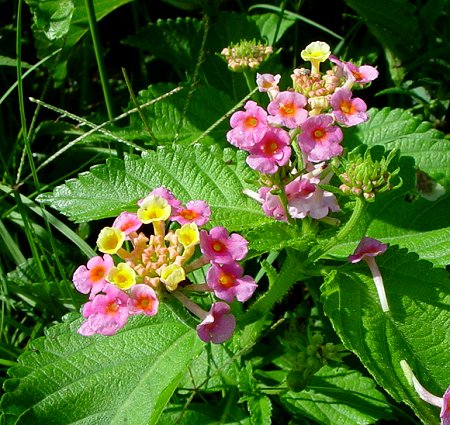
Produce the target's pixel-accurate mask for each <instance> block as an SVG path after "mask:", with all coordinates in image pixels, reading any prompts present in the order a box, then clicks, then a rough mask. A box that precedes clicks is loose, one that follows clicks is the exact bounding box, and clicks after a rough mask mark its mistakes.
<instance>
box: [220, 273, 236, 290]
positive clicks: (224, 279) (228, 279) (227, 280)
mask: <svg viewBox="0 0 450 425" xmlns="http://www.w3.org/2000/svg"><path fill="white" fill-rule="evenodd" d="M219 282H220V284H221V285H222V286H225V288H230V287H231V286H233V285H234V276H232V275H229V274H226V273H222V274H221V275H220V278H219Z"/></svg>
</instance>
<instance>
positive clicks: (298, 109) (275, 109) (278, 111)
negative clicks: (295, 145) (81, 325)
mask: <svg viewBox="0 0 450 425" xmlns="http://www.w3.org/2000/svg"><path fill="white" fill-rule="evenodd" d="M306 104H307V100H306V98H305V96H303V95H301V94H300V93H296V92H293V91H283V92H280V93H278V95H277V97H276V98H275V99H274V100H272V102H270V103H269V106H268V107H267V111H268V112H269V114H270V115H271V116H270V117H268V121H269V123H270V124H273V125H284V126H286V127H287V128H297V127H298V126H299V125H300V124H302V123H303V121H305V120H306V118H307V117H308V112H307V111H306V109H304V107H305V106H306Z"/></svg>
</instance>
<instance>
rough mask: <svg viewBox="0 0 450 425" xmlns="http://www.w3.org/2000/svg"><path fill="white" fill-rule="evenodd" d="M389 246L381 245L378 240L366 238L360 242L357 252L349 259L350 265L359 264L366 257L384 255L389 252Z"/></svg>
mask: <svg viewBox="0 0 450 425" xmlns="http://www.w3.org/2000/svg"><path fill="white" fill-rule="evenodd" d="M387 247H388V246H387V245H386V244H384V243H381V242H380V241H378V240H377V239H373V238H368V237H364V238H362V239H361V242H359V244H358V246H357V247H356V249H355V252H354V253H353V254H352V255H350V256H349V257H348V261H349V262H350V263H358V262H359V261H361V260H363V259H364V258H365V257H375V256H377V255H379V254H383V253H384V252H385V251H386V250H387Z"/></svg>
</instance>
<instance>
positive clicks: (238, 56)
mask: <svg viewBox="0 0 450 425" xmlns="http://www.w3.org/2000/svg"><path fill="white" fill-rule="evenodd" d="M272 52H273V48H272V47H271V46H265V45H264V44H261V43H258V42H257V41H256V40H241V41H240V42H239V43H236V44H232V45H231V46H229V47H225V48H224V49H222V51H221V53H220V54H221V55H222V56H223V57H224V59H225V61H226V62H227V63H228V68H229V69H230V70H232V71H235V72H238V71H244V70H245V69H248V68H250V69H258V68H259V65H260V64H261V62H263V61H265V60H266V59H267V58H268V57H269V56H270V55H271V54H272Z"/></svg>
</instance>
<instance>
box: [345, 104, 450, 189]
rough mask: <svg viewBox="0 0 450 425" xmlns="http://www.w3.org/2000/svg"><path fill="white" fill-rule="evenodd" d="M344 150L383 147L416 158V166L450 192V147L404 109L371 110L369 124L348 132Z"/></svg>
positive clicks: (438, 135) (437, 132)
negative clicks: (363, 146)
mask: <svg viewBox="0 0 450 425" xmlns="http://www.w3.org/2000/svg"><path fill="white" fill-rule="evenodd" d="M344 143H345V146H346V147H348V148H353V147H356V146H358V145H360V144H365V145H368V146H375V145H382V146H384V147H385V149H386V150H392V149H395V148H398V149H400V154H401V155H403V156H410V157H412V158H414V161H415V163H416V166H417V167H418V168H419V169H420V170H422V171H424V172H425V173H427V174H428V175H429V176H430V177H431V178H433V179H434V180H436V181H437V182H439V183H441V184H442V185H443V186H445V187H446V188H449V189H450V144H449V142H448V140H446V139H444V135H443V133H441V132H440V131H438V130H435V129H433V128H432V125H431V123H428V122H423V121H421V120H420V119H419V118H417V117H415V116H413V115H412V114H411V113H409V112H408V111H404V110H402V109H392V110H391V109H390V108H383V109H381V110H377V109H371V110H370V111H369V120H368V121H367V122H365V123H363V124H361V125H358V126H356V127H351V128H349V129H347V130H346V132H345V138H344Z"/></svg>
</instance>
